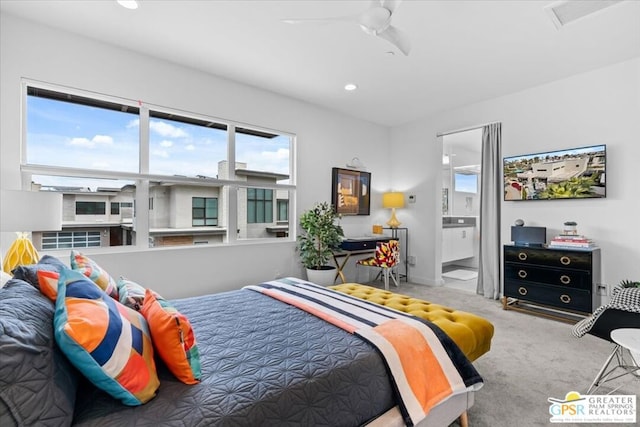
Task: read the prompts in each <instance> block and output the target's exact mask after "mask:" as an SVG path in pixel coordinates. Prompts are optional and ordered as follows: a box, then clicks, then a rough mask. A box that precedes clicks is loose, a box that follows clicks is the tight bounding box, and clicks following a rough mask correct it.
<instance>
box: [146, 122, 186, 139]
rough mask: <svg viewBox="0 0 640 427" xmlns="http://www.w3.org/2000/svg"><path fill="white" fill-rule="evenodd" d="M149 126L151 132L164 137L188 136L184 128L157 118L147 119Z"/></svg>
mask: <svg viewBox="0 0 640 427" xmlns="http://www.w3.org/2000/svg"><path fill="white" fill-rule="evenodd" d="M149 128H150V129H151V131H152V132H155V133H157V134H158V135H160V136H162V137H165V138H187V137H188V136H189V134H188V133H187V132H185V131H184V130H182V129H180V128H178V127H175V126H173V125H170V124H168V123H165V122H159V121H157V120H151V121H149Z"/></svg>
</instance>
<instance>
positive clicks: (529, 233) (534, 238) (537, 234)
mask: <svg viewBox="0 0 640 427" xmlns="http://www.w3.org/2000/svg"><path fill="white" fill-rule="evenodd" d="M511 241H512V242H513V244H514V245H516V246H543V245H544V244H545V243H547V227H532V226H524V225H520V226H518V225H512V226H511Z"/></svg>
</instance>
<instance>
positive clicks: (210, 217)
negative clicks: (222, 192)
mask: <svg viewBox="0 0 640 427" xmlns="http://www.w3.org/2000/svg"><path fill="white" fill-rule="evenodd" d="M192 206H193V208H192V214H191V215H192V223H193V226H194V227H199V226H206V225H218V199H214V198H209V197H194V198H193V199H192Z"/></svg>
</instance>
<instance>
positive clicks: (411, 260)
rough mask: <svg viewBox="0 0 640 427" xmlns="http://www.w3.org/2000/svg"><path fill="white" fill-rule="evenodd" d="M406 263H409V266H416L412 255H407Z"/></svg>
mask: <svg viewBox="0 0 640 427" xmlns="http://www.w3.org/2000/svg"><path fill="white" fill-rule="evenodd" d="M407 261H409V265H416V257H415V256H414V255H409V256H408V257H407Z"/></svg>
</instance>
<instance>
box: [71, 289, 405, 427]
mask: <svg viewBox="0 0 640 427" xmlns="http://www.w3.org/2000/svg"><path fill="white" fill-rule="evenodd" d="M173 302H174V304H175V306H176V307H177V308H178V309H179V310H180V311H181V312H182V313H184V314H185V315H187V316H188V317H189V319H190V321H191V322H192V325H193V328H194V331H195V334H196V339H197V342H198V348H199V351H200V358H201V363H202V382H201V383H200V384H197V385H191V386H190V385H185V384H183V383H181V382H179V381H178V380H176V379H175V378H174V377H173V376H172V375H171V374H170V373H169V372H168V370H167V369H166V368H165V367H164V366H163V365H161V362H159V365H158V371H159V376H160V381H161V384H160V389H159V392H158V395H157V396H156V397H155V398H154V399H153V400H151V401H150V402H149V403H147V404H145V405H142V406H138V407H133V408H131V407H126V406H124V405H122V404H121V403H120V402H118V401H116V400H114V399H112V398H111V397H109V396H108V395H106V394H105V393H103V392H101V391H99V390H97V389H95V388H93V387H92V386H91V385H88V384H84V385H82V386H81V388H80V390H78V400H77V403H76V412H75V417H74V424H75V425H82V426H88V425H91V426H155V427H158V426H332V427H335V426H358V425H361V424H363V423H365V422H367V421H369V420H371V419H373V418H375V417H377V416H378V415H380V414H382V413H383V412H385V411H386V410H388V409H390V408H391V407H393V406H394V405H395V401H394V397H393V392H392V386H391V384H390V380H389V378H388V376H387V374H386V370H385V365H384V363H383V361H382V359H381V357H380V356H379V355H378V353H377V352H376V350H374V349H373V347H371V346H370V345H369V344H368V343H366V342H364V341H362V340H361V339H360V338H358V337H356V336H353V335H350V334H348V333H347V332H345V331H343V330H341V329H338V328H336V327H335V326H333V325H331V324H329V323H327V322H325V321H323V320H320V319H318V318H316V317H315V316H312V315H309V314H307V313H305V312H303V311H301V310H299V309H297V308H295V307H291V306H289V305H286V304H283V303H282V302H280V301H277V300H274V299H272V298H270V297H267V296H265V295H262V294H259V293H257V292H253V291H250V290H238V291H232V292H225V293H220V294H214V295H208V296H204V297H198V298H186V299H181V300H176V301H173ZM156 359H157V358H156Z"/></svg>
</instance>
